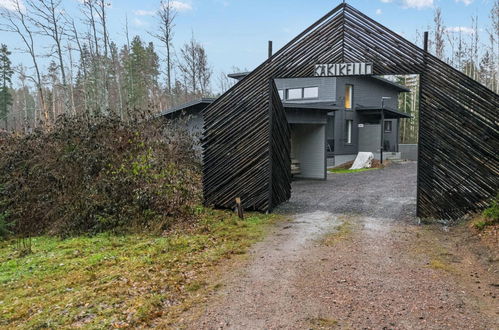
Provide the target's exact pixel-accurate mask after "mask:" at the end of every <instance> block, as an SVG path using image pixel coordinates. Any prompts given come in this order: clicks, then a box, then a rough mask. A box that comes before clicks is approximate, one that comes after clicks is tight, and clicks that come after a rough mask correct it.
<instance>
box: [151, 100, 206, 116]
mask: <svg viewBox="0 0 499 330" xmlns="http://www.w3.org/2000/svg"><path fill="white" fill-rule="evenodd" d="M215 100H216V98H209V97H207V98H201V99H196V100H192V101H189V102H186V103H183V104H180V105H177V106H174V107H173V108H170V109H167V110H165V111H162V112H161V113H160V114H159V115H160V116H166V115H169V114H172V113H174V112H177V111H181V110H189V109H191V108H197V107H199V108H202V109H204V108H205V107H206V106H208V105H209V104H211V103H213V102H214V101H215ZM202 109H200V110H202Z"/></svg>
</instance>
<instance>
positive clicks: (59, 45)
mask: <svg viewBox="0 0 499 330" xmlns="http://www.w3.org/2000/svg"><path fill="white" fill-rule="evenodd" d="M25 1H26V5H27V6H28V9H29V11H30V12H31V13H32V14H31V16H30V20H31V21H32V22H33V24H34V25H35V26H36V27H37V28H38V29H39V34H41V35H43V36H46V37H48V38H49V39H50V40H52V41H53V47H51V48H55V49H54V52H55V55H56V57H57V61H58V71H59V73H60V78H61V83H62V90H63V98H64V105H65V106H64V113H67V112H68V111H69V109H70V107H71V105H70V104H71V102H70V96H69V88H68V81H67V77H66V68H65V65H64V55H63V42H64V40H63V37H64V36H65V28H66V27H65V20H64V19H63V13H64V10H63V8H62V6H61V0H25ZM51 52H52V50H51ZM49 55H52V54H49Z"/></svg>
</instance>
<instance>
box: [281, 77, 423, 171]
mask: <svg viewBox="0 0 499 330" xmlns="http://www.w3.org/2000/svg"><path fill="white" fill-rule="evenodd" d="M275 84H276V87H277V90H278V92H279V96H280V98H281V100H282V103H283V106H284V109H285V112H286V117H287V120H288V123H289V124H290V129H291V134H290V136H291V137H290V139H291V141H290V142H291V172H292V175H293V178H295V179H326V178H327V173H328V172H327V169H328V168H334V167H338V166H344V165H347V164H348V163H349V162H353V160H354V159H355V158H356V156H357V154H358V153H359V152H372V153H373V154H374V158H375V159H378V160H381V158H383V160H384V161H387V160H414V161H415V160H417V155H418V148H417V144H418V129H419V127H418V121H419V75H418V74H412V75H386V76H346V77H345V76H341V77H340V76H338V77H301V78H292V77H287V78H278V79H275Z"/></svg>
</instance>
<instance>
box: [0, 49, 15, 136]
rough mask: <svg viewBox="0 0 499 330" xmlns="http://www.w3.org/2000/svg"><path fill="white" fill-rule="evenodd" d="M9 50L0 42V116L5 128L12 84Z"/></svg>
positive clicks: (10, 103) (12, 71) (12, 72)
mask: <svg viewBox="0 0 499 330" xmlns="http://www.w3.org/2000/svg"><path fill="white" fill-rule="evenodd" d="M10 54H11V52H10V51H9V50H8V49H7V45H5V44H2V45H1V47H0V74H1V79H2V81H1V84H2V85H1V86H0V118H3V120H4V123H5V129H7V128H8V122H7V118H8V114H9V110H10V106H11V105H12V95H11V94H10V91H9V88H10V86H11V84H12V80H11V79H12V75H13V74H14V70H12V68H11V61H10V59H9V56H10Z"/></svg>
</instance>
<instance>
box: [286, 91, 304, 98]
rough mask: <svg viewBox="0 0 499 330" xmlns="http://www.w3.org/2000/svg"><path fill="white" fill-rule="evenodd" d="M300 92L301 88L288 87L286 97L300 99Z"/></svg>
mask: <svg viewBox="0 0 499 330" xmlns="http://www.w3.org/2000/svg"><path fill="white" fill-rule="evenodd" d="M302 92H303V89H302V88H290V89H288V95H287V99H288V100H297V99H302V98H303V94H302Z"/></svg>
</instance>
